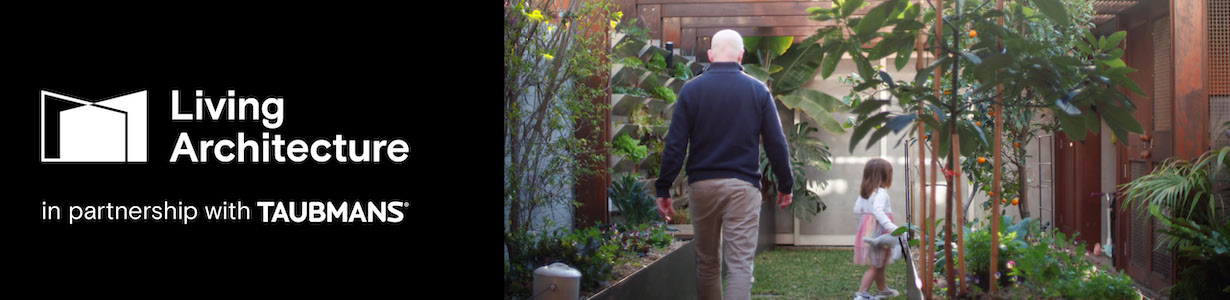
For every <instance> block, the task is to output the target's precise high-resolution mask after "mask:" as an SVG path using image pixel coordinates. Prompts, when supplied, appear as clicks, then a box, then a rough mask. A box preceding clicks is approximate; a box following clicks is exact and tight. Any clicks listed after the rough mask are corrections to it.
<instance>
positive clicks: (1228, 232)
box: [1159, 217, 1230, 299]
mask: <svg viewBox="0 0 1230 300" xmlns="http://www.w3.org/2000/svg"><path fill="white" fill-rule="evenodd" d="M1159 220H1161V221H1162V223H1163V224H1165V225H1166V226H1165V227H1164V229H1162V230H1160V231H1159V232H1161V233H1162V234H1165V235H1166V236H1168V237H1171V238H1172V239H1173V240H1174V241H1176V242H1177V243H1178V244H1182V245H1184V246H1179V247H1178V252H1179V256H1180V257H1182V258H1183V259H1184V260H1186V261H1187V262H1188V263H1187V264H1185V267H1183V268H1181V269H1180V271H1179V272H1180V274H1181V275H1182V277H1181V278H1183V279H1182V280H1179V282H1176V283H1175V285H1174V286H1173V287H1172V288H1171V289H1170V296H1171V297H1173V298H1175V299H1184V298H1200V297H1207V296H1212V295H1222V296H1223V297H1224V296H1226V295H1227V294H1230V220H1225V221H1223V222H1222V224H1221V225H1220V226H1218V227H1214V226H1205V225H1200V224H1197V223H1195V222H1192V221H1191V220H1188V219H1185V218H1179V217H1161V218H1159Z"/></svg>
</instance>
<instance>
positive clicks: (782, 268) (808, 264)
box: [752, 249, 909, 299]
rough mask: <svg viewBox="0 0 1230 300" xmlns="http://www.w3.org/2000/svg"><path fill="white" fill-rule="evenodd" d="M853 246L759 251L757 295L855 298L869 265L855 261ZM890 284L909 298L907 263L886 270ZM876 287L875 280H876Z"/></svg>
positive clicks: (766, 296) (885, 276) (887, 282)
mask: <svg viewBox="0 0 1230 300" xmlns="http://www.w3.org/2000/svg"><path fill="white" fill-rule="evenodd" d="M853 255H854V251H853V250H849V249H815V250H812V249H804V250H786V249H779V250H774V251H768V252H764V253H761V254H758V255H756V265H755V271H754V273H755V274H754V276H755V279H756V282H755V284H753V285H752V298H755V299H851V298H853V297H854V292H856V291H858V283H859V280H860V279H862V278H863V271H866V270H867V267H866V266H859V265H855V264H854V262H853V260H852V257H853ZM884 279H885V283H886V284H887V285H888V287H889V288H893V289H896V290H897V291H898V292H900V293H901V296H898V297H896V299H904V298H905V290H906V287H907V282H909V281H907V280H906V273H905V263H904V261H903V260H898V261H896V262H893V263H892V264H890V265H889V266H888V270H887V271H886V272H885V274H884ZM871 289H872V290H875V284H874V283H873V284H872V287H871Z"/></svg>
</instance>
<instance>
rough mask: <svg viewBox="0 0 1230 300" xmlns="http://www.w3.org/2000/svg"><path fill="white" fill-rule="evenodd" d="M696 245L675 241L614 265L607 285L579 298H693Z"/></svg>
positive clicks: (592, 299)
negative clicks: (611, 277)
mask: <svg viewBox="0 0 1230 300" xmlns="http://www.w3.org/2000/svg"><path fill="white" fill-rule="evenodd" d="M695 274H696V247H695V246H694V245H693V244H692V242H691V241H675V242H673V243H671V245H670V246H667V247H665V248H659V249H654V250H653V251H650V252H649V253H647V254H646V255H645V256H644V257H640V258H634V259H631V260H629V261H626V262H625V263H623V264H620V265H618V266H615V278H614V279H612V280H611V282H612V284H611V286H610V287H607V288H605V289H602V290H599V291H596V292H592V293H585V294H584V295H582V296H581V298H582V299H591V300H598V299H695V298H696V276H695Z"/></svg>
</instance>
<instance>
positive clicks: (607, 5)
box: [503, 0, 617, 232]
mask: <svg viewBox="0 0 1230 300" xmlns="http://www.w3.org/2000/svg"><path fill="white" fill-rule="evenodd" d="M549 2H550V1H536V2H534V3H525V2H518V3H510V4H509V5H507V6H505V8H504V56H503V62H504V85H503V87H504V197H503V198H504V208H505V210H506V218H507V219H506V222H505V230H506V231H513V232H524V231H535V230H546V229H552V228H549V227H548V228H542V227H543V226H542V224H549V223H548V222H536V221H538V220H543V219H548V218H547V216H545V215H543V214H544V212H546V213H554V212H553V211H554V210H550V209H543V208H547V207H566V206H569V205H573V204H574V203H573V200H574V198H573V196H572V195H573V193H572V189H573V185H574V183H575V182H576V181H577V179H578V178H583V177H584V176H591V175H594V174H597V172H599V171H598V170H600V169H602V168H603V167H604V166H603V164H604V163H605V161H606V158H605V153H606V149H604V147H603V145H605V143H606V140H605V138H604V139H600V140H593V139H591V138H588V137H584V136H580V137H579V136H577V135H576V134H575V132H576V130H577V129H578V128H582V127H587V126H590V127H593V126H597V125H598V124H597V121H596V120H601V118H598V116H599V114H600V113H602V112H603V107H602V106H600V105H596V104H594V103H592V102H591V101H590V100H592V99H595V98H597V97H599V96H600V95H605V94H606V87H605V86H593V85H587V84H584V83H585V82H591V81H592V80H593V79H594V78H596V77H595V76H598V75H599V74H609V73H610V63H609V60H608V57H607V55H606V53H607V51H606V49H603V48H604V46H603V45H604V44H605V43H606V38H607V36H606V35H605V33H604V32H601V31H592V30H582V29H585V28H608V27H607V26H608V24H609V22H611V21H612V19H617V18H615V15H616V12H615V11H614V9H615V6H614V5H612V3H611V1H609V0H599V1H583V2H573V3H572V4H570V5H569V7H568V8H567V9H565V10H556V8H553V7H552V6H551V5H550V3H549Z"/></svg>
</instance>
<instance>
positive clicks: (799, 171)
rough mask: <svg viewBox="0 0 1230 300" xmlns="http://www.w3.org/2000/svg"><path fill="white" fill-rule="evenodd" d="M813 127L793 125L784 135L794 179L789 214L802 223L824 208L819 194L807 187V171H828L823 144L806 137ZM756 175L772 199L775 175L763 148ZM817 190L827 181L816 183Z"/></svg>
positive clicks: (815, 130)
mask: <svg viewBox="0 0 1230 300" xmlns="http://www.w3.org/2000/svg"><path fill="white" fill-rule="evenodd" d="M817 131H819V130H817V129H816V128H815V127H811V126H810V125H808V124H807V122H803V123H799V124H795V125H794V130H791V131H790V134H788V135H787V136H786V145H787V147H789V148H790V172H791V176H793V177H794V185H793V189H794V191H792V192H791V195H793V197H794V198H793V200H792V202H791V203H790V211H791V213H792V214H794V217H795V218H799V219H801V220H804V221H811V218H812V217H813V216H815V215H816V214H819V213H820V212H821V211H824V210H825V209H827V208H828V206H827V205H825V204H824V200H823V199H821V198H820V195H818V194H816V193H815V192H813V191H812V190H811V189H809V188H808V187H807V184H808V182H812V180H808V179H807V169H806V168H811V169H815V170H828V169H829V168H830V167H831V166H832V161H830V160H829V151H828V148H829V146H828V145H825V144H824V142H822V141H820V140H818V139H813V138H810V137H808V135H809V134H811V133H813V132H817ZM760 173H761V174H764V175H763V179H762V180H763V181H764V183H765V184H763V185H761V186H762V187H764V189H766V190H767V191H768V194H769V197H770V198H773V197H776V195H777V175H774V173H773V168H772V165H771V164H770V163H769V157H768V155H767V154H766V153H765V151H764V149H763V148H762V149H761V150H760ZM817 184H818V185H819V188H822V189H823V188H824V187H826V186H828V182H827V181H819V182H818V183H817Z"/></svg>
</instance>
